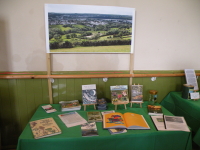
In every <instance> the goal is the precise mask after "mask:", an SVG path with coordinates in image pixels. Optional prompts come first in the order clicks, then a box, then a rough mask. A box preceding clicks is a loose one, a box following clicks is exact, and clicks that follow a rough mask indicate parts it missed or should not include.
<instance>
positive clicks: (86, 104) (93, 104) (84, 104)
mask: <svg viewBox="0 0 200 150" xmlns="http://www.w3.org/2000/svg"><path fill="white" fill-rule="evenodd" d="M87 105H94V109H95V110H96V103H95V104H83V106H84V111H86V106H87Z"/></svg>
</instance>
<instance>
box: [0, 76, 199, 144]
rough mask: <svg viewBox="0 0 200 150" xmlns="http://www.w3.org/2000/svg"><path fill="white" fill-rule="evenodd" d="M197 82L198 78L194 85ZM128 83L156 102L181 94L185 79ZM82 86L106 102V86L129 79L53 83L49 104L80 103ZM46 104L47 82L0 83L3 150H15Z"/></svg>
mask: <svg viewBox="0 0 200 150" xmlns="http://www.w3.org/2000/svg"><path fill="white" fill-rule="evenodd" d="M199 80H200V79H199V78H198V83H199ZM132 83H133V84H134V83H135V84H141V85H143V87H144V89H143V94H144V100H148V96H149V94H148V91H149V90H152V89H154V90H157V91H158V101H159V102H160V101H162V99H163V98H164V97H165V96H166V95H167V94H168V93H169V92H170V91H181V90H182V85H183V84H185V77H157V79H156V81H151V78H150V77H144V78H133V82H132ZM83 84H96V86H97V96H98V98H102V97H104V98H106V99H107V100H108V101H110V86H111V85H122V84H123V85H129V78H108V81H107V82H103V80H102V78H91V79H90V78H89V79H54V83H52V88H53V102H54V103H58V102H59V101H63V100H75V99H77V100H80V101H81V96H82V93H81V85H83ZM199 87H200V85H199ZM48 103H49V96H48V82H47V79H0V127H1V137H2V138H1V139H2V145H3V147H10V146H11V147H12V146H14V147H15V146H16V144H17V139H18V137H19V135H20V133H21V132H22V130H23V129H24V127H25V126H26V124H27V123H28V121H29V119H30V118H31V116H32V115H33V113H34V112H35V110H36V109H37V107H38V106H39V105H40V104H48ZM8 139H9V140H8Z"/></svg>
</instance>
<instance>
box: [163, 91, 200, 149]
mask: <svg viewBox="0 0 200 150" xmlns="http://www.w3.org/2000/svg"><path fill="white" fill-rule="evenodd" d="M160 104H161V105H162V106H163V107H165V108H166V109H167V110H169V111H170V112H171V113H172V114H174V115H175V116H184V118H185V120H186V122H187V124H188V126H189V127H190V128H191V130H192V132H193V141H194V142H195V143H196V144H198V145H199V146H200V100H195V101H194V100H190V99H183V98H182V92H170V93H169V94H168V95H167V96H166V97H165V98H164V99H163V100H162V102H161V103H160Z"/></svg>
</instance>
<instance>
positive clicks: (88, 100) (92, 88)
mask: <svg viewBox="0 0 200 150" xmlns="http://www.w3.org/2000/svg"><path fill="white" fill-rule="evenodd" d="M82 100H83V104H96V102H97V94H96V84H88V85H82Z"/></svg>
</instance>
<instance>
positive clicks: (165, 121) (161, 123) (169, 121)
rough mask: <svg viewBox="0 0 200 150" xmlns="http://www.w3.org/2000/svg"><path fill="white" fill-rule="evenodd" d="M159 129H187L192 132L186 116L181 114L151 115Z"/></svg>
mask: <svg viewBox="0 0 200 150" xmlns="http://www.w3.org/2000/svg"><path fill="white" fill-rule="evenodd" d="M151 118H152V120H153V122H154V124H155V126H156V128H157V130H158V131H159V130H160V131H165V130H166V131H187V132H190V129H189V128H188V126H187V124H186V121H185V119H184V117H179V116H166V115H164V116H151Z"/></svg>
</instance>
